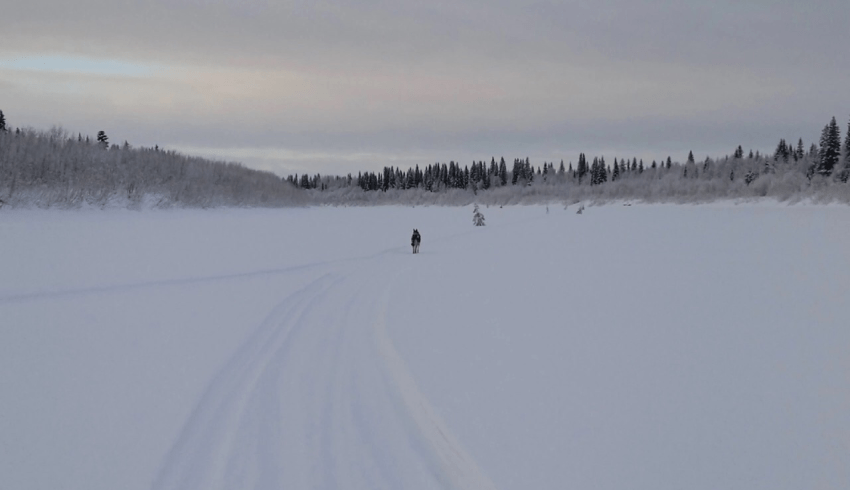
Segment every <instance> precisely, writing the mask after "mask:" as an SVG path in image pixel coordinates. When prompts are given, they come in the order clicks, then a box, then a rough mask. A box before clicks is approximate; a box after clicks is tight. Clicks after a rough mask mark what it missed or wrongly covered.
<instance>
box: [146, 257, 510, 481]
mask: <svg viewBox="0 0 850 490" xmlns="http://www.w3.org/2000/svg"><path fill="white" fill-rule="evenodd" d="M393 252H395V251H393ZM400 257H401V254H393V253H388V254H387V255H385V256H384V257H382V258H381V259H379V260H374V259H372V260H370V259H365V260H360V261H357V262H356V263H354V264H350V265H347V266H340V267H335V268H334V270H333V271H332V272H330V273H328V274H326V275H324V276H322V277H320V278H318V279H317V280H315V281H314V282H312V283H311V284H309V285H308V286H307V287H305V288H304V289H302V290H300V291H299V292H297V293H295V294H293V295H291V296H289V297H287V298H285V299H284V300H283V301H282V302H281V303H280V304H279V305H278V306H277V307H275V308H274V310H273V311H272V312H271V313H270V314H269V315H268V317H267V318H266V319H265V321H264V322H263V323H262V325H260V326H259V327H258V328H257V329H256V331H255V332H254V333H253V334H252V336H251V337H250V338H249V339H248V340H247V341H246V342H245V344H244V345H243V346H242V347H241V348H240V349H239V350H238V351H237V353H236V354H235V355H234V356H233V357H232V358H231V359H230V361H229V362H228V363H227V364H226V365H225V366H224V368H223V369H222V370H221V371H220V372H219V374H218V375H217V376H216V377H215V379H214V380H213V381H212V382H211V384H210V385H209V387H208V388H207V390H206V393H205V394H204V396H203V397H202V399H201V400H200V401H199V403H198V405H197V406H196V408H195V410H194V412H193V413H192V415H191V416H190V418H189V419H188V420H187V421H186V424H185V426H184V428H183V431H182V433H181V434H180V435H179V437H178V440H177V441H176V443H175V445H174V446H173V448H172V450H171V451H170V453H169V454H168V456H167V457H166V460H165V461H164V463H163V466H162V469H161V471H160V473H159V475H158V477H157V478H156V480H155V482H154V485H153V488H154V489H156V490H167V489H175V490H176V489H184V490H186V489H204V490H212V489H233V488H258V489H272V488H318V489H381V488H387V489H399V488H404V489H417V488H434V489H437V488H439V489H452V488H457V489H470V490H473V489H489V488H493V485H492V483H491V482H490V481H489V479H488V478H487V477H486V476H484V475H483V473H482V472H481V471H480V470H479V469H478V467H477V465H476V464H475V463H474V461H473V460H472V459H471V458H470V457H469V456H468V455H467V454H466V453H465V452H464V450H463V449H462V448H461V446H460V445H459V444H458V442H457V441H456V440H455V439H454V437H453V436H452V435H451V433H450V431H449V430H448V429H447V427H446V426H445V425H444V424H443V422H441V421H440V420H439V418H438V417H437V416H436V415H435V413H434V411H433V410H432V409H431V408H430V406H429V404H428V402H427V400H425V398H424V397H423V396H422V395H421V393H420V392H419V390H418V388H417V387H416V384H415V382H414V381H413V378H412V376H411V375H410V373H409V372H408V371H407V367H406V366H405V364H404V362H403V360H402V359H401V357H400V356H399V355H398V354H397V352H396V350H395V348H394V347H393V345H392V342H391V340H390V339H389V337H388V336H387V334H386V330H385V329H386V325H385V317H386V310H387V305H388V302H389V301H390V298H391V291H392V288H393V286H394V285H395V283H396V279H397V278H398V277H400V275H401V274H402V273H403V271H404V269H405V267H408V268H409V267H410V263H409V260H410V258H409V257H405V261H401V260H399V259H400ZM378 292H380V294H376V293H378Z"/></svg>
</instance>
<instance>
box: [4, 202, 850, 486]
mask: <svg viewBox="0 0 850 490" xmlns="http://www.w3.org/2000/svg"><path fill="white" fill-rule="evenodd" d="M481 211H482V213H483V214H484V216H485V218H486V223H487V226H486V227H483V228H481V227H473V226H472V210H471V207H465V208H440V207H416V208H409V207H407V208H406V207H377V208H374V207H373V208H312V209H287V210H214V211H158V212H131V211H106V212H103V211H78V212H67V211H66V212H53V211H15V212H2V213H0V488H3V489H6V488H9V489H43V488H51V489H59V488H61V489H75V490H76V489H80V490H82V489H86V490H97V489H116V488H121V489H128V490H134V489H149V488H151V489H205V490H207V489H216V488H221V489H235V488H258V489H273V488H322V489H334V488H340V489H378V488H391V489H401V488H404V489H415V488H459V489H460V488H462V489H476V488H498V489H529V488H533V489H547V488H552V489H562V488H594V489H647V490H649V489H651V490H659V489H671V490H673V489H676V490H678V489H706V490H708V489H717V488H723V489H742V490H744V489H746V490H753V489H765V490H767V489H771V490H775V489H789V490H790V489H795V490H796V489H800V488H836V489H838V488H850V309H848V301H850V208H848V207H821V206H793V207H787V206H784V205H779V204H746V205H740V206H736V205H732V204H718V205H708V206H674V205H635V206H619V205H610V206H605V207H589V208H587V209H586V211H585V212H584V214H582V215H577V214H576V213H575V208H574V207H571V208H570V209H567V210H564V209H563V208H562V207H555V206H552V207H550V209H549V212H548V213H547V210H546V208H545V207H543V206H533V207H505V208H496V207H489V208H487V207H483V208H482V209H481ZM414 227H416V228H418V229H419V230H420V231H421V232H422V235H423V242H422V253H421V254H419V255H416V256H414V255H412V254H410V247H409V236H410V232H411V231H412V228H414Z"/></svg>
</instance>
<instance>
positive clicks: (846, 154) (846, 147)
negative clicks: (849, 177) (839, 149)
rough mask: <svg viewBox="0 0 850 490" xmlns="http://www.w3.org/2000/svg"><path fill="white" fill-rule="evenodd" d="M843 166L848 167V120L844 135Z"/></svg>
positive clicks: (849, 137) (849, 160)
mask: <svg viewBox="0 0 850 490" xmlns="http://www.w3.org/2000/svg"><path fill="white" fill-rule="evenodd" d="M844 168H846V169H850V121H848V122H847V134H846V135H845V136H844Z"/></svg>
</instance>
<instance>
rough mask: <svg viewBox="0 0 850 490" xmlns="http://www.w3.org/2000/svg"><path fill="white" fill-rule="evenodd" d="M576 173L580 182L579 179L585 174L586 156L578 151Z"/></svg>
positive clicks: (579, 181)
mask: <svg viewBox="0 0 850 490" xmlns="http://www.w3.org/2000/svg"><path fill="white" fill-rule="evenodd" d="M576 174H577V176H578V183H579V184H581V180H582V179H583V178H584V176H585V175H586V174H587V158H586V157H585V156H584V153H580V154H579V156H578V167H577V169H576Z"/></svg>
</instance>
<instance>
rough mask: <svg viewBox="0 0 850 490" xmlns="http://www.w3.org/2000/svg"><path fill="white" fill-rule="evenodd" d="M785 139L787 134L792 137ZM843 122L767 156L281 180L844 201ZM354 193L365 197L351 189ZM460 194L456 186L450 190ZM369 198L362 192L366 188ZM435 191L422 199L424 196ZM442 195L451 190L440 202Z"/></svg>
mask: <svg viewBox="0 0 850 490" xmlns="http://www.w3.org/2000/svg"><path fill="white" fill-rule="evenodd" d="M792 141H793V140H792ZM848 177H850V123H848V131H847V136H846V137H845V139H844V143H843V148H842V139H841V131H840V128H839V126H838V123H837V121H836V119H835V118H834V117H833V118H832V119H831V120H830V122H829V123H827V125H826V126H825V127H824V128H823V131H822V135H821V139H820V141H819V143H818V144H815V143H812V144H811V146H810V147H809V148H808V149H806V147H805V145H804V143H803V140H802V138H799V139H798V140H797V144H796V146H795V145H793V144H789V143H787V142H786V140H785V139H780V141H779V143H778V145H777V147H776V149H775V151H774V152H773V154H772V155H771V154H761V153H760V152H759V151H755V152H754V151H753V150H749V152H748V153H745V152H744V149H743V147H742V146H741V145H738V146H737V148H735V149H734V151H733V152H732V154H731V155H726V156H724V157H721V158H711V157H708V156H707V157H706V158H705V159H704V160H701V161H699V162H697V160H696V158H695V157H694V154H693V152H689V154H688V158H687V160H686V161H685V162H676V161H673V159H672V158H671V157H670V156H667V157H666V158H662V159H660V160H653V161H652V162H646V163H645V162H644V161H643V160H642V159H638V158H636V157H631V158H621V159H618V158H614V160H613V162H610V163H609V161H606V159H605V157H604V156H602V155H599V156H594V157H592V159H591V158H588V157H587V156H586V155H585V154H584V153H581V154H579V157H578V160H577V163H576V165H575V166H574V165H573V163H572V162H569V164H568V165H566V166H565V164H564V161H563V160H561V161H560V163H559V164H558V165H557V168H556V164H555V162H543V163H542V165H539V166H535V165H532V163H531V161H530V160H529V158H528V157H525V158H514V159H513V165H512V166H511V167H510V169H509V168H508V165H507V164H506V162H505V159H504V157H502V158H500V159H499V160H498V162H497V160H496V158H495V157H491V159H490V162H489V164H488V163H486V162H485V161H476V162H472V164H471V165H461V164H459V163H457V162H454V161H451V162H449V163H435V164H432V165H427V166H425V167H422V168H420V167H419V166H418V165H417V166H414V167H410V168H407V169H402V168H400V167H384V168H383V170H382V171H380V172H370V171H365V172H359V173H358V174H357V175H356V176H353V175H352V174H348V175H347V176H322V175H320V174H314V175H306V174H304V175H301V176H298V175H290V176H288V177H287V179H286V180H287V181H288V182H290V183H291V184H292V185H293V186H295V187H299V188H301V189H305V190H307V191H308V192H309V193H310V194H311V196H312V198H313V199H314V200H315V201H318V202H325V203H335V204H343V203H346V202H356V203H366V202H368V201H376V202H387V203H390V202H401V203H405V202H414V203H415V202H421V203H427V202H437V203H444V204H451V203H455V202H456V203H469V202H473V201H480V202H493V203H511V202H543V201H563V200H573V201H577V200H583V199H601V200H604V199H643V200H652V201H655V200H657V201H664V200H675V201H688V200H697V201H707V200H713V199H727V198H739V197H740V198H748V197H765V196H770V197H776V198H779V199H783V200H787V199H805V198H813V199H838V200H842V201H850V188H848V186H846V185H843V184H846V183H847V182H848ZM357 191H360V192H365V194H362V195H360V194H357ZM458 191H463V192H458ZM371 193H374V196H371V197H370V194H371ZM435 193H436V194H441V196H439V197H431V198H429V197H428V195H429V194H435ZM443 195H451V198H448V197H446V196H443Z"/></svg>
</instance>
